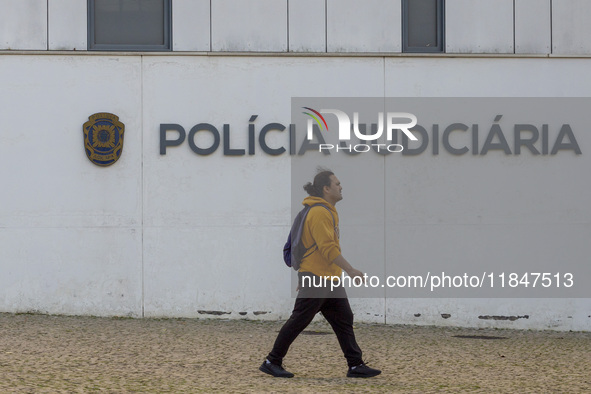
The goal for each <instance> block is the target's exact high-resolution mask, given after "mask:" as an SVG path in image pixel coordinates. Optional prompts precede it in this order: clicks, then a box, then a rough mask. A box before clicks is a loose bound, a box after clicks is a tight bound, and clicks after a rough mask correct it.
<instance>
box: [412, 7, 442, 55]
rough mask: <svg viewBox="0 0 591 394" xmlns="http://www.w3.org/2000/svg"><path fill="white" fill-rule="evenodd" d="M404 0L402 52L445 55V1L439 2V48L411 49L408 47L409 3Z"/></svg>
mask: <svg viewBox="0 0 591 394" xmlns="http://www.w3.org/2000/svg"><path fill="white" fill-rule="evenodd" d="M409 1H412V0H402V52H404V53H445V0H436V1H437V25H438V26H437V46H434V47H416V46H414V47H411V46H409V45H408V24H409V20H408V2H409Z"/></svg>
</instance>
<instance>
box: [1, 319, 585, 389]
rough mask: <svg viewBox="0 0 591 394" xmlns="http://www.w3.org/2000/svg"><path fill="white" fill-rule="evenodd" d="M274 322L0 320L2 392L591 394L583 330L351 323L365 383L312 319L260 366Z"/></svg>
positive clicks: (326, 331) (275, 326)
mask: <svg viewBox="0 0 591 394" xmlns="http://www.w3.org/2000/svg"><path fill="white" fill-rule="evenodd" d="M281 324H282V322H265V321H247V320H231V321H228V320H199V319H195V320H193V319H117V318H94V317H64V316H46V315H29V314H23V315H13V314H0V333H1V334H0V392H2V393H4V392H6V393H11V392H17V393H59V392H64V393H66V392H67V393H72V392H94V391H97V392H110V393H125V392H141V393H144V392H145V393H152V392H154V393H184V392H186V393H192V392H196V393H198V392H236V393H244V392H294V393H295V392H337V391H338V392H394V393H396V392H400V393H435V392H454V393H455V392H486V393H524V392H525V393H545V392H548V393H555V392H564V393H577V392H591V372H590V371H591V333H589V332H552V331H516V330H494V329H485V330H483V329H460V328H437V327H417V326H387V325H376V324H357V325H356V334H357V337H358V341H359V344H360V346H361V348H362V349H363V351H364V358H365V359H366V361H367V362H368V364H369V365H370V366H373V367H376V368H380V369H382V370H383V373H382V375H380V376H378V377H375V378H371V379H350V378H346V377H345V373H346V363H345V360H344V358H343V356H342V353H341V352H340V348H339V346H338V342H337V340H336V337H335V335H334V334H333V333H332V331H331V330H330V328H329V327H328V326H327V325H326V323H324V322H315V323H313V324H312V325H311V326H310V327H308V329H307V330H306V332H305V333H306V334H308V335H301V336H300V337H298V339H297V340H296V342H295V343H294V344H293V346H292V348H291V350H290V352H289V354H288V356H287V357H286V360H285V367H286V369H288V370H289V371H291V372H294V373H295V377H294V378H293V379H276V378H272V377H270V376H268V375H265V374H263V373H261V372H259V371H258V367H259V365H260V364H261V362H262V360H263V359H264V356H265V355H266V354H267V353H268V351H269V350H270V347H271V346H272V344H273V341H274V340H275V336H276V335H277V331H278V330H279V329H280V327H281Z"/></svg>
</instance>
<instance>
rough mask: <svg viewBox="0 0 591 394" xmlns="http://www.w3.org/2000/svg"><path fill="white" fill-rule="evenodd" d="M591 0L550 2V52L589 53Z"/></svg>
mask: <svg viewBox="0 0 591 394" xmlns="http://www.w3.org/2000/svg"><path fill="white" fill-rule="evenodd" d="M590 16H591V2H589V1H585V0H555V1H553V2H552V53H555V54H561V55H589V54H591V42H590V40H589V37H591V24H590V23H589V19H590V18H589V17H590Z"/></svg>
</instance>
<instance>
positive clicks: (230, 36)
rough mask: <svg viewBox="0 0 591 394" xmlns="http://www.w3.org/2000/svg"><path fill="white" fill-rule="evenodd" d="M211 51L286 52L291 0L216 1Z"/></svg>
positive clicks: (212, 8) (212, 21)
mask: <svg viewBox="0 0 591 394" xmlns="http://www.w3.org/2000/svg"><path fill="white" fill-rule="evenodd" d="M211 48H212V50H213V51H222V52H224V51H236V52H242V51H244V52H249V51H256V52H286V51H287V1H285V0H283V1H277V0H249V1H242V0H216V1H214V2H212V3H211Z"/></svg>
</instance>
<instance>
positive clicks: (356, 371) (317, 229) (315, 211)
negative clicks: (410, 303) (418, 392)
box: [259, 171, 381, 378]
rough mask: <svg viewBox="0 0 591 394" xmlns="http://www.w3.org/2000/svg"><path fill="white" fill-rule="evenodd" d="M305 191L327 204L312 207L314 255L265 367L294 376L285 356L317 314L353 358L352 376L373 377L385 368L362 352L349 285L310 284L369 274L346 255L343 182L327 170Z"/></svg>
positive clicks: (308, 227)
mask: <svg viewBox="0 0 591 394" xmlns="http://www.w3.org/2000/svg"><path fill="white" fill-rule="evenodd" d="M304 189H305V190H306V192H308V194H309V195H310V196H309V197H306V198H305V199H304V201H303V204H304V205H308V206H312V205H314V204H322V205H324V206H315V207H312V208H311V209H310V211H309V213H308V216H307V218H306V222H305V223H304V229H303V233H302V242H303V243H304V246H306V247H307V248H310V251H309V252H308V253H307V254H306V256H305V257H304V258H303V259H302V262H301V264H300V269H299V272H298V281H299V293H298V296H297V298H296V301H295V305H294V308H293V312H292V314H291V316H290V318H289V319H288V320H287V321H286V322H285V324H284V325H283V327H282V328H281V330H280V331H279V334H278V335H277V339H276V340H275V344H274V345H273V349H272V350H271V352H270V353H269V355H268V356H267V359H266V360H265V361H264V362H263V364H262V365H261V366H260V368H259V369H260V370H261V371H262V372H265V373H267V374H269V375H272V376H274V377H282V378H291V377H293V376H294V375H293V373H291V372H288V371H286V370H285V369H283V367H282V363H283V357H285V355H286V354H287V351H288V350H289V346H290V345H291V344H292V343H293V341H294V340H295V339H296V338H297V336H298V335H299V334H300V333H301V332H302V331H303V330H304V329H305V328H306V327H307V326H308V324H310V322H311V321H312V319H313V318H314V316H315V315H316V314H317V313H318V312H322V315H323V316H324V318H325V319H326V320H327V321H328V323H329V324H330V325H331V327H332V329H333V330H334V332H335V334H336V335H337V339H338V341H339V344H340V346H341V349H342V351H343V353H344V355H345V358H346V359H347V364H348V366H349V370H348V372H347V376H348V377H351V378H368V377H372V376H376V375H379V374H380V373H381V371H380V370H377V369H373V368H370V367H368V366H367V365H365V363H364V362H363V360H362V358H361V349H360V348H359V346H358V345H357V341H356V340H355V333H354V332H353V312H352V311H351V306H350V305H349V300H348V299H347V294H346V292H345V289H344V287H343V286H342V285H341V286H338V287H335V288H334V289H333V288H332V286H330V282H329V285H327V286H324V287H322V288H318V287H314V286H311V285H310V284H311V283H313V284H315V283H322V280H323V279H324V278H330V277H339V278H340V277H341V275H342V271H343V270H344V271H345V272H347V274H349V276H350V277H352V278H354V279H355V278H359V279H361V278H362V277H363V272H361V271H359V270H357V269H355V268H353V267H352V266H351V264H349V262H348V261H347V260H346V259H345V258H344V257H343V255H342V254H341V248H340V244H339V227H338V225H339V219H338V218H339V217H338V214H337V211H336V208H335V204H336V203H337V202H338V201H340V200H342V199H343V195H342V190H343V188H342V186H341V183H340V181H339V180H338V178H337V177H336V176H335V175H334V173H332V172H331V171H321V172H319V173H318V174H317V175H316V176H315V177H314V182H313V183H311V182H308V183H307V184H306V185H305V186H304ZM314 245H315V246H314ZM304 278H306V279H307V280H304ZM359 279H357V280H359ZM306 284H307V286H306Z"/></svg>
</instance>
